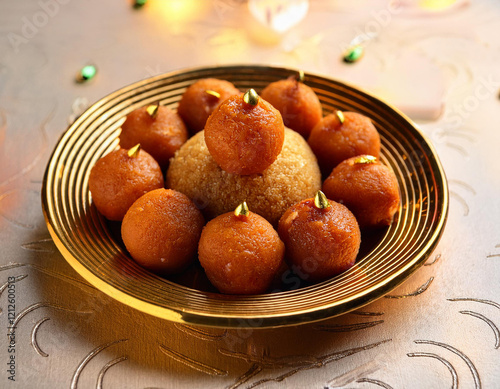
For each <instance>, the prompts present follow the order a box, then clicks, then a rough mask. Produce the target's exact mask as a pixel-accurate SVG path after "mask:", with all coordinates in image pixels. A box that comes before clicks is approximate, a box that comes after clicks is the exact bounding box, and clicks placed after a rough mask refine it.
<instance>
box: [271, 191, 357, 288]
mask: <svg viewBox="0 0 500 389" xmlns="http://www.w3.org/2000/svg"><path fill="white" fill-rule="evenodd" d="M316 197H317V198H318V197H319V194H317V195H316ZM317 198H316V199H313V198H311V199H306V200H303V201H301V202H300V203H298V204H296V205H293V206H292V207H290V208H289V209H288V210H287V211H286V212H285V213H284V215H283V216H282V217H281V219H280V222H279V226H278V233H279V236H280V238H281V239H282V240H283V242H284V243H285V247H286V256H285V258H286V260H287V262H288V264H289V265H290V267H291V269H292V270H293V271H294V272H295V273H296V274H297V275H298V276H299V277H301V278H302V279H304V280H306V281H322V280H325V279H327V278H330V277H333V276H336V275H337V274H340V273H342V272H344V271H346V270H347V269H349V268H350V267H351V266H353V265H354V263H355V261H356V256H357V254H358V251H359V246H360V244H361V233H360V230H359V226H358V223H357V221H356V218H355V217H354V215H353V214H352V213H351V212H350V211H349V210H348V209H347V208H346V207H345V206H344V205H342V204H339V203H336V202H334V201H331V200H327V199H326V197H324V195H323V197H322V201H319V204H318V201H317Z"/></svg>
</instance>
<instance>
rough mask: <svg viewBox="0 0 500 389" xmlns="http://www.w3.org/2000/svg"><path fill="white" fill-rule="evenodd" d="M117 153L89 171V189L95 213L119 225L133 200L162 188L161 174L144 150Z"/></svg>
mask: <svg viewBox="0 0 500 389" xmlns="http://www.w3.org/2000/svg"><path fill="white" fill-rule="evenodd" d="M131 151H132V152H130V153H129V151H128V150H125V149H118V150H114V151H112V152H110V153H109V154H107V155H105V156H104V157H102V158H101V159H99V160H98V161H97V162H96V164H95V165H94V166H93V167H92V170H91V171H90V176H89V189H90V193H91V194H92V201H93V203H94V204H95V206H96V208H97V210H98V211H99V212H100V213H101V214H103V215H104V216H105V217H106V218H107V219H109V220H116V221H121V220H122V219H123V217H124V216H125V213H126V212H127V210H128V209H129V208H130V206H131V205H132V204H133V202H134V201H135V200H137V199H138V198H139V197H141V196H142V195H143V194H145V193H147V192H149V191H151V190H153V189H158V188H163V186H164V181H163V173H162V171H161V169H160V166H159V165H158V163H157V162H156V160H155V159H154V158H153V157H152V156H151V155H149V154H148V153H147V152H145V151H144V150H140V149H137V150H135V152H133V151H134V150H131Z"/></svg>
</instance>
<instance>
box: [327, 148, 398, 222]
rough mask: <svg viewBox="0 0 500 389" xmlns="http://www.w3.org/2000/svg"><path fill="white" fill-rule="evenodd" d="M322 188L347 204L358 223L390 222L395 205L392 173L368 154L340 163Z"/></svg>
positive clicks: (394, 187)
mask: <svg viewBox="0 0 500 389" xmlns="http://www.w3.org/2000/svg"><path fill="white" fill-rule="evenodd" d="M323 192H325V194H326V196H327V197H328V198H329V199H332V200H334V201H338V202H340V203H342V204H344V205H345V206H346V207H347V208H349V209H350V210H351V212H352V213H353V214H354V215H355V216H356V219H358V223H359V225H360V226H361V227H380V226H388V225H390V224H391V223H392V219H393V216H394V214H395V213H396V211H397V210H398V207H399V189H398V181H397V179H396V176H395V175H394V173H393V172H392V171H391V170H390V169H389V168H388V167H387V166H385V165H383V164H382V163H380V161H379V160H378V159H377V158H375V157H372V156H370V155H361V156H358V157H353V158H349V159H347V160H345V161H344V162H342V163H340V164H339V165H338V166H337V167H336V168H335V169H333V171H332V173H331V174H330V176H329V177H328V178H327V179H326V180H325V182H324V184H323Z"/></svg>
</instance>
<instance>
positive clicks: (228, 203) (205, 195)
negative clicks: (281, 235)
mask: <svg viewBox="0 0 500 389" xmlns="http://www.w3.org/2000/svg"><path fill="white" fill-rule="evenodd" d="M167 187H169V188H172V189H175V190H178V191H179V192H182V193H184V194H186V195H187V196H188V197H189V198H190V199H191V200H193V201H194V202H195V203H196V205H197V206H198V207H199V208H200V209H201V211H202V212H203V213H204V215H205V217H206V218H207V219H211V218H213V217H215V216H218V215H221V214H223V213H225V212H229V211H232V210H234V209H235V208H236V207H237V206H238V204H240V203H241V202H243V201H246V202H247V204H248V206H249V207H250V209H251V210H252V211H253V212H255V213H257V214H259V215H261V216H262V217H264V218H265V219H267V220H268V221H269V222H270V223H271V224H273V225H277V223H278V220H279V218H280V217H281V215H282V214H283V212H285V210H286V209H287V208H288V207H289V206H291V205H292V204H295V203H297V202H299V201H300V200H302V199H304V198H308V197H312V196H314V194H315V193H316V191H317V190H319V189H320V188H321V174H320V171H319V168H318V164H317V162H316V158H315V157H314V154H313V153H312V151H311V149H310V148H309V146H308V145H307V142H306V141H305V140H304V138H302V137H301V136H300V135H299V134H297V133H296V132H294V131H292V130H289V129H285V141H284V143H283V149H282V151H281V154H280V155H279V156H278V158H277V159H276V161H275V162H274V163H273V164H272V165H271V166H269V168H267V169H266V170H265V171H264V172H263V173H262V174H252V175H248V176H241V175H238V174H231V173H228V172H226V171H225V170H222V169H221V168H220V167H219V165H218V164H217V163H216V162H215V161H214V159H213V158H212V156H211V155H210V152H209V151H208V148H207V146H206V144H205V140H204V134H203V131H202V132H199V133H198V134H196V135H194V136H193V137H192V138H191V139H189V140H188V141H187V142H186V143H185V144H184V145H183V146H182V147H181V149H180V150H179V151H178V152H177V153H176V154H175V157H174V158H173V159H172V162H171V163H170V167H169V169H168V172H167Z"/></svg>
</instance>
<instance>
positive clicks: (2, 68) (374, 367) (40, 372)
mask: <svg viewBox="0 0 500 389" xmlns="http://www.w3.org/2000/svg"><path fill="white" fill-rule="evenodd" d="M430 3H433V2H432V1H417V0H414V1H410V0H406V1H401V2H397V1H396V2H391V3H389V2H386V1H368V0H366V1H360V0H358V1H352V2H351V1H350V2H341V1H311V4H310V9H309V12H308V14H307V16H306V17H305V19H304V20H303V21H302V22H300V23H299V24H298V25H296V26H294V27H292V28H291V30H289V32H288V33H286V34H285V35H284V36H283V37H282V39H281V41H278V40H277V39H275V40H274V41H269V39H267V40H268V41H267V42H263V37H262V34H261V33H262V31H263V30H262V28H261V29H256V28H254V27H255V23H256V22H253V23H252V20H255V19H251V17H250V16H249V13H248V8H247V4H246V3H245V2H244V1H237V0H216V1H213V2H210V1H203V0H202V1H191V0H184V1H175V0H172V1H163V2H162V1H153V0H151V1H150V2H149V3H148V4H147V5H146V6H145V7H143V8H142V9H134V8H133V7H132V6H131V4H130V3H129V2H127V1H125V0H123V1H117V0H115V1H106V2H103V1H97V0H83V1H76V0H73V1H70V0H64V1H62V0H40V1H16V2H14V1H11V2H9V1H6V0H2V1H1V2H0V245H1V250H0V308H1V313H0V327H1V329H2V331H3V332H4V336H1V337H0V366H2V367H1V368H0V371H1V373H0V387H1V388H8V387H18V388H38V389H42V388H94V387H97V388H101V387H103V388H140V389H142V388H183V387H186V388H188V387H189V388H191V387H204V388H212V387H213V388H220V387H234V388H235V387H241V388H247V387H266V388H267V387H269V388H305V387H307V388H323V387H328V386H329V387H346V388H372V387H373V388H376V387H382V388H447V387H452V388H457V387H460V388H480V387H483V388H498V387H500V369H499V368H498V366H499V364H500V347H499V346H500V334H499V328H500V282H499V275H500V224H499V222H498V221H499V220H500V205H499V204H500V202H499V201H498V193H500V163H499V162H498V155H499V146H500V128H499V126H500V124H499V123H500V100H499V98H498V93H499V89H500V66H499V63H500V27H499V25H500V3H499V2H498V1H496V0H491V1H487V0H483V1H474V2H472V1H471V2H470V3H469V2H468V1H457V2H455V5H452V6H451V8H449V9H447V10H445V11H439V10H438V11H434V12H431V11H429V8H430V7H432V5H430ZM444 3H447V1H434V8H436V7H437V8H439V7H440V4H441V5H442V4H444ZM449 3H452V2H451V1H450V2H449ZM416 4H420V6H416ZM249 21H250V25H249V24H247V23H248V22H249ZM356 36H358V37H359V36H362V37H364V38H368V39H369V41H367V42H365V48H366V53H365V55H364V57H363V58H362V59H361V60H360V61H359V62H358V63H355V64H352V65H348V64H345V63H343V62H342V61H341V60H340V58H341V55H342V53H343V51H344V49H345V48H346V47H347V46H348V44H349V43H350V42H351V41H352V40H353V39H354V38H355V37H356ZM87 63H94V64H95V65H97V67H98V70H99V72H98V75H97V76H96V77H95V79H93V80H91V81H90V82H88V83H84V84H76V83H75V82H74V77H75V73H76V72H77V71H78V70H79V69H80V68H81V67H82V66H84V65H86V64H87ZM222 63H224V64H225V63H255V64H277V65H285V66H288V67H296V68H302V69H304V70H306V71H310V72H316V73H323V74H326V75H328V76H331V77H336V78H339V79H342V80H345V81H348V82H351V83H353V84H356V85H359V86H361V87H364V88H366V89H368V90H370V91H372V92H374V93H376V94H377V95H379V96H381V97H383V98H385V99H386V100H388V101H389V102H391V103H393V104H395V105H397V106H399V107H400V108H401V109H402V110H403V111H404V112H406V113H407V114H408V115H410V117H411V118H412V119H414V120H415V121H416V122H417V123H418V124H419V125H420V127H421V129H422V130H423V132H424V133H425V134H427V135H428V136H429V138H430V139H431V140H432V142H433V143H434V145H435V147H436V149H437V150H438V154H439V156H440V158H441V161H442V163H443V165H444V168H445V171H446V173H447V177H448V180H449V185H450V196H451V202H450V210H449V216H448V223H447V226H446V229H445V232H444V235H443V237H442V239H441V242H440V244H439V245H438V247H437V249H436V250H435V252H434V253H433V255H432V256H431V258H430V260H429V261H428V262H427V263H426V264H425V266H422V267H421V268H420V269H419V270H418V271H417V272H416V273H415V274H414V275H412V276H411V277H410V278H409V279H408V280H407V281H406V282H405V283H404V284H403V285H401V286H400V287H398V288H397V289H396V290H394V291H393V292H391V293H390V294H389V295H387V296H385V297H384V298H381V299H380V300H378V301H376V302H375V303H372V304H370V305H368V306H365V307H363V308H362V309H360V310H358V311H355V312H352V313H349V314H346V315H344V316H341V317H337V318H333V319H329V320H327V321H324V322H321V323H315V324H309V325H303V326H297V327H290V328H283V329H267V330H249V329H240V330H237V329H233V330H227V331H226V330H222V329H220V330H217V329H203V328H194V327H188V326H183V325H178V324H173V323H170V322H167V321H164V320H161V319H158V318H155V317H151V316H148V315H146V314H143V313H141V312H138V311H136V310H134V309H132V308H129V307H127V306H125V305H122V304H121V303H118V302H115V301H114V300H112V299H111V298H109V297H108V296H106V295H104V294H103V293H101V292H99V291H98V290H96V289H95V288H94V287H92V286H90V285H89V284H88V283H87V282H86V281H84V280H83V279H82V278H81V277H80V276H79V275H78V274H77V273H76V272H75V271H74V270H73V269H72V268H71V267H70V266H69V265H68V264H67V263H66V261H65V260H64V258H63V257H62V255H61V254H60V253H59V252H58V250H57V249H56V247H55V245H54V244H53V242H52V240H51V239H50V236H49V233H48V231H47V228H46V226H45V222H44V218H43V215H42V210H41V205H40V190H41V184H42V177H43V173H44V169H45V165H46V163H47V161H48V158H49V156H50V153H51V150H52V149H53V147H54V145H55V144H56V142H57V140H58V138H59V136H60V135H61V134H62V133H63V131H64V130H65V129H66V127H67V125H68V123H69V122H71V121H72V120H74V118H75V117H76V116H77V115H78V114H80V113H81V112H82V109H84V108H85V107H86V106H88V105H89V104H90V103H92V102H94V101H96V100H98V99H99V98H101V97H103V96H105V95H106V94H108V93H110V92H112V91H114V90H116V89H118V88H120V87H122V86H125V85H127V84H130V83H132V82H134V81H137V80H140V79H143V78H146V77H149V76H151V75H155V74H159V73H162V72H166V71H170V70H174V69H181V68H186V67H192V66H204V65H207V66H208V65H213V64H222ZM12 326H14V327H15V336H12V335H11V336H7V334H8V331H9V330H8V328H9V327H12ZM12 350H14V351H12ZM13 379H15V381H13Z"/></svg>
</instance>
